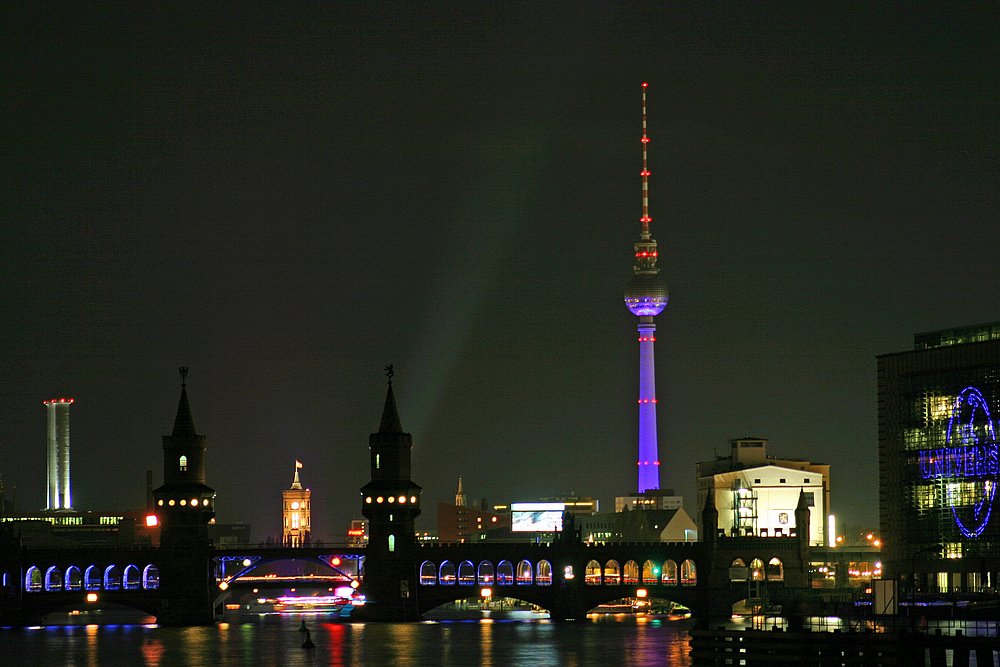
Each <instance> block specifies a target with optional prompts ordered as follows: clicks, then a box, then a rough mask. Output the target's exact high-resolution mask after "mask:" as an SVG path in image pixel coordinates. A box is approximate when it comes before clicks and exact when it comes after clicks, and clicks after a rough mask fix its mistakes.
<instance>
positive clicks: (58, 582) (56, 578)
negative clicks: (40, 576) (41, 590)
mask: <svg viewBox="0 0 1000 667" xmlns="http://www.w3.org/2000/svg"><path fill="white" fill-rule="evenodd" d="M62 587H63V574H62V570H60V569H59V567H58V566H56V565H52V566H51V567H49V569H47V570H46V571H45V590H47V591H61V590H62Z"/></svg>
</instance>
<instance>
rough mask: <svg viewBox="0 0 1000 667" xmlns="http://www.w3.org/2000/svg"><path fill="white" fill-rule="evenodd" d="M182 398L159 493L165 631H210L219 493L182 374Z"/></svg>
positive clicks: (165, 438) (160, 615)
mask: <svg viewBox="0 0 1000 667" xmlns="http://www.w3.org/2000/svg"><path fill="white" fill-rule="evenodd" d="M180 373H181V398H180V402H179V404H178V406H177V417H176V418H175V419H174V430H173V432H172V433H171V434H170V435H165V436H163V486H161V487H159V488H158V489H155V490H154V491H153V501H154V503H155V508H156V516H157V519H158V520H159V523H160V526H161V532H160V589H161V591H162V592H163V598H162V609H161V612H160V613H158V614H157V616H156V619H157V622H158V623H160V624H161V625H181V626H187V625H207V624H209V623H211V622H212V621H213V618H212V616H213V614H212V601H211V599H210V597H209V590H210V586H211V581H210V576H211V572H210V569H209V566H208V561H209V552H210V551H211V546H212V545H211V540H210V539H209V537H208V524H209V523H212V522H213V521H215V491H214V490H213V489H212V488H210V487H208V486H206V484H205V449H206V446H207V438H206V437H205V436H204V435H198V433H197V432H196V431H195V428H194V419H193V418H192V417H191V406H190V405H189V404H188V397H187V368H181V369H180Z"/></svg>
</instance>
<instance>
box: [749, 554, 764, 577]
mask: <svg viewBox="0 0 1000 667" xmlns="http://www.w3.org/2000/svg"><path fill="white" fill-rule="evenodd" d="M750 579H751V580H753V581H763V579H764V561H762V560H761V559H759V558H754V559H753V560H752V561H750Z"/></svg>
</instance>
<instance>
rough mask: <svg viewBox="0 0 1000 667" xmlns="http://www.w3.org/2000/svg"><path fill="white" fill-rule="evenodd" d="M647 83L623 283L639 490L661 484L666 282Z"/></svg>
mask: <svg viewBox="0 0 1000 667" xmlns="http://www.w3.org/2000/svg"><path fill="white" fill-rule="evenodd" d="M646 87H647V85H646V84H645V83H644V84H642V172H641V175H642V218H641V220H640V221H641V222H642V228H641V231H640V234H639V241H638V242H636V244H635V264H634V265H633V267H632V270H633V271H634V275H633V276H632V278H631V279H630V280H629V281H628V284H627V285H626V286H625V305H626V306H628V309H629V310H630V311H631V312H632V314H633V315H635V316H637V317H638V318H639V459H638V464H639V466H638V468H639V486H638V491H639V493H643V492H645V491H650V490H656V489H659V488H660V473H659V466H660V459H659V454H658V450H657V443H656V377H655V373H654V363H653V343H654V342H655V341H656V335H655V334H656V323H655V321H654V319H653V318H654V317H655V316H657V315H659V314H660V313H661V312H663V309H664V308H665V307H666V305H667V284H666V282H665V281H664V280H663V278H662V277H660V275H659V272H660V270H659V269H658V268H657V267H656V260H657V251H656V240H654V239H653V237H652V235H651V234H650V231H649V223H650V222H651V220H652V219H651V218H650V216H649V167H648V164H647V160H646V147H647V145H648V144H649V137H647V136H646Z"/></svg>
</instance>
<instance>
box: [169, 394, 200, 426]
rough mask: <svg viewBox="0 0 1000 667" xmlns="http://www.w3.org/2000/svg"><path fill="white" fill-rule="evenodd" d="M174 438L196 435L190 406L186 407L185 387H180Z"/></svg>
mask: <svg viewBox="0 0 1000 667" xmlns="http://www.w3.org/2000/svg"><path fill="white" fill-rule="evenodd" d="M171 435H172V437H174V438H190V437H193V436H196V435H198V434H197V433H196V432H195V430H194V419H193V418H192V417H191V406H190V405H188V395H187V385H186V384H182V385H181V400H180V402H179V403H178V404H177V418H176V419H174V432H173V433H172V434H171Z"/></svg>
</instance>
